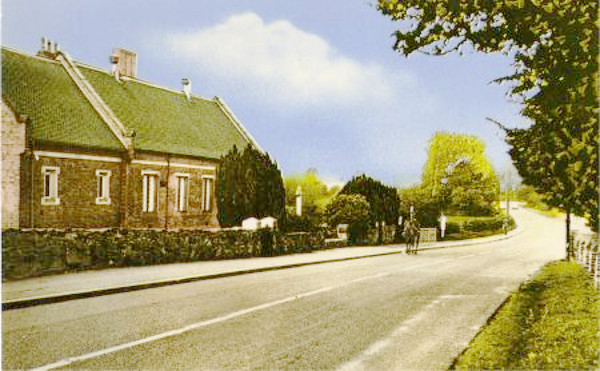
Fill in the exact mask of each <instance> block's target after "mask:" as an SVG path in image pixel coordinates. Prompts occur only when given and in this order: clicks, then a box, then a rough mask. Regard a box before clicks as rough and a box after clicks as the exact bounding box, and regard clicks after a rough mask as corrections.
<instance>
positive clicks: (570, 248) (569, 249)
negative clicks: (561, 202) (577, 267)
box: [565, 208, 573, 259]
mask: <svg viewBox="0 0 600 371" xmlns="http://www.w3.org/2000/svg"><path fill="white" fill-rule="evenodd" d="M566 211H567V217H566V220H565V225H566V232H567V259H572V258H573V241H571V209H570V208H567V210H566Z"/></svg>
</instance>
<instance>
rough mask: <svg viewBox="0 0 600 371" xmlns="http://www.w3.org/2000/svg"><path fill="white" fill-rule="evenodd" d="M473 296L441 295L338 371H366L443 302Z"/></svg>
mask: <svg viewBox="0 0 600 371" xmlns="http://www.w3.org/2000/svg"><path fill="white" fill-rule="evenodd" d="M469 296H471V295H440V296H438V297H437V298H435V299H434V300H433V301H431V302H430V303H429V304H427V305H425V306H424V307H423V309H422V310H421V311H419V312H418V313H416V314H414V315H412V316H410V317H409V318H407V319H406V320H404V321H402V323H400V326H398V327H396V329H395V330H394V331H393V332H392V333H391V334H390V335H389V336H388V337H386V338H384V339H381V340H377V341H376V342H374V343H372V344H371V345H369V346H368V347H367V349H365V350H364V351H363V352H362V353H360V354H359V355H358V356H357V357H355V358H353V359H351V360H350V361H348V362H346V363H344V364H342V365H341V366H340V367H338V371H354V370H364V369H365V368H366V367H365V364H364V363H365V362H366V361H368V360H369V359H370V358H372V357H373V356H375V355H376V354H377V353H380V352H381V351H382V350H384V349H385V348H387V347H388V346H390V345H391V344H392V341H393V339H394V338H397V337H400V336H402V335H403V334H404V333H406V332H407V331H408V330H410V328H411V327H412V326H413V325H415V324H416V323H417V322H420V321H422V320H424V319H425V316H426V312H428V311H430V310H431V309H432V308H434V307H435V306H437V305H438V304H439V303H441V302H442V301H443V300H449V299H464V298H467V297H469Z"/></svg>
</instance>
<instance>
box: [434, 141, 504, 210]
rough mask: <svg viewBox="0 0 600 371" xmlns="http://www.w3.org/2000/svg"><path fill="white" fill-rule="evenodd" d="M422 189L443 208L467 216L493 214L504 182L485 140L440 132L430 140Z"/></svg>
mask: <svg viewBox="0 0 600 371" xmlns="http://www.w3.org/2000/svg"><path fill="white" fill-rule="evenodd" d="M422 188H423V189H424V191H425V194H427V195H430V197H431V198H432V199H434V200H437V202H439V204H440V207H443V208H445V209H449V210H451V211H452V212H454V213H460V214H466V215H489V214H491V213H492V212H493V210H494V203H495V202H496V201H497V200H498V195H499V192H500V183H499V182H498V178H497V177H496V173H495V172H494V169H493V167H492V164H491V163H490V161H489V159H488V157H487V155H486V154H485V144H484V143H483V141H481V139H479V138H477V137H475V136H473V135H466V134H450V133H445V132H438V133H436V134H434V136H433V138H432V139H431V141H430V142H429V150H428V157H427V162H426V163H425V167H424V169H423V175H422Z"/></svg>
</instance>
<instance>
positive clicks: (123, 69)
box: [110, 48, 137, 78]
mask: <svg viewBox="0 0 600 371" xmlns="http://www.w3.org/2000/svg"><path fill="white" fill-rule="evenodd" d="M113 58H114V59H113ZM110 62H111V63H113V64H115V66H116V70H117V72H118V74H119V76H128V77H133V78H135V77H136V76H137V54H135V53H134V52H132V51H129V50H125V49H121V48H118V49H113V53H112V56H111V57H110Z"/></svg>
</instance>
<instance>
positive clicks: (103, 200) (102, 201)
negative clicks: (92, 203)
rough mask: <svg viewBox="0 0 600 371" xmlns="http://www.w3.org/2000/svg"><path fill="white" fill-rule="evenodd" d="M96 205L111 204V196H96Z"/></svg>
mask: <svg viewBox="0 0 600 371" xmlns="http://www.w3.org/2000/svg"><path fill="white" fill-rule="evenodd" d="M96 205H110V198H101V197H96Z"/></svg>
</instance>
